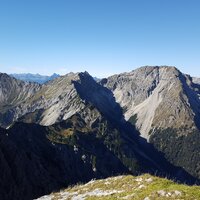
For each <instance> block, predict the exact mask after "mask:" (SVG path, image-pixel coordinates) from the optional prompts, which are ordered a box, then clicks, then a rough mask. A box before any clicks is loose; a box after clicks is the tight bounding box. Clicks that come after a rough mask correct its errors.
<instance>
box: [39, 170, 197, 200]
mask: <svg viewBox="0 0 200 200" xmlns="http://www.w3.org/2000/svg"><path fill="white" fill-rule="evenodd" d="M199 191H200V187H199V186H186V185H180V184H177V183H174V182H173V181H170V180H167V179H163V178H158V177H155V176H151V175H149V174H144V175H142V176H117V177H111V178H107V179H102V180H92V181H90V182H88V183H87V184H85V185H76V186H74V187H71V188H67V189H63V190H61V191H59V192H55V193H52V194H50V195H46V196H43V197H41V198H39V199H38V200H56V199H59V200H66V199H70V200H77V199H79V200H87V199H88V200H89V199H94V200H95V199H102V200H103V199H109V200H115V199H120V200H121V199H127V200H131V199H134V200H166V199H170V200H175V199H177V200H180V199H182V200H194V199H196V200H197V199H200V192H199Z"/></svg>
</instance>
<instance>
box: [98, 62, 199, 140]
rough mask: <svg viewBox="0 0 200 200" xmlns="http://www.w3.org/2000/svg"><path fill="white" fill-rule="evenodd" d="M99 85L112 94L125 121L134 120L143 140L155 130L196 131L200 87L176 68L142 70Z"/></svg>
mask: <svg viewBox="0 0 200 200" xmlns="http://www.w3.org/2000/svg"><path fill="white" fill-rule="evenodd" d="M101 84H102V85H104V86H105V87H107V88H109V89H110V90H112V91H113V93H114V96H115V98H116V101H117V102H118V103H119V104H120V105H121V106H122V108H123V110H124V115H125V118H126V119H127V120H129V119H131V117H134V116H135V118H136V119H135V125H136V127H137V128H138V130H139V131H140V133H141V135H142V136H143V137H144V138H147V139H149V135H150V131H153V130H154V129H155V128H161V129H162V128H169V127H170V128H181V127H188V132H190V130H191V131H192V130H195V129H196V128H197V124H196V118H197V115H199V111H200V109H199V97H198V94H199V87H197V85H195V84H194V83H193V82H192V79H191V77H189V76H187V75H184V74H182V73H181V72H180V71H179V70H177V69H176V68H175V67H165V66H163V67H142V68H139V69H136V70H134V71H132V72H130V73H123V74H119V75H114V76H111V77H109V78H108V79H106V80H102V82H101ZM151 133H153V132H151Z"/></svg>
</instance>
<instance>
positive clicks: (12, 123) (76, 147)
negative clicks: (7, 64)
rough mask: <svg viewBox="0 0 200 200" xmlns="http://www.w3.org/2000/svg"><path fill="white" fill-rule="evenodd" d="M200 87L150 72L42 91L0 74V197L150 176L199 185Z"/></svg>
mask: <svg viewBox="0 0 200 200" xmlns="http://www.w3.org/2000/svg"><path fill="white" fill-rule="evenodd" d="M199 96H200V84H199V79H198V78H192V77H190V76H189V75H185V74H183V73H182V72H180V71H179V70H178V69H177V68H175V67H168V66H161V67H158V66H152V67H151V66H146V67H141V68H138V69H136V70H133V71H131V72H127V73H122V74H118V75H113V76H110V77H108V78H105V79H102V80H99V81H97V82H96V81H95V80H94V78H93V77H92V76H90V74H89V73H88V72H81V73H69V74H66V75H65V76H59V77H57V78H55V79H53V80H52V81H47V82H46V83H45V84H39V83H35V82H24V81H21V80H18V79H16V78H13V77H12V76H9V75H7V74H3V73H0V126H1V127H2V128H0V160H1V165H0V177H1V179H0V197H1V199H16V200H17V199H21V200H23V199H25V200H26V199H33V198H37V197H39V196H42V195H44V194H47V193H50V192H52V191H55V190H58V189H60V188H63V187H67V186H69V185H72V184H76V183H78V182H87V181H89V180H91V179H92V178H104V177H109V176H113V175H118V174H134V175H137V174H141V173H147V172H148V173H151V174H157V175H160V176H167V177H169V178H173V179H175V180H177V181H180V182H184V183H190V184H192V183H197V184H198V183H200V165H199V163H200V148H199V147H200V98H199Z"/></svg>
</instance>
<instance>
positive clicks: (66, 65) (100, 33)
mask: <svg viewBox="0 0 200 200" xmlns="http://www.w3.org/2000/svg"><path fill="white" fill-rule="evenodd" d="M199 10H200V1H199V0H0V71H1V72H7V73H14V72H15V73H26V72H31V73H41V74H52V73H53V72H56V73H59V74H65V73H68V72H70V71H74V72H77V71H88V72H89V73H91V74H92V75H95V76H98V77H105V76H108V75H111V74H115V73H120V72H124V71H131V70H133V69H135V68H137V67H140V66H144V65H170V66H176V67H178V68H179V69H180V70H182V71H183V72H184V73H189V74H191V75H193V76H200V12H199Z"/></svg>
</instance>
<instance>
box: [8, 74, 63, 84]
mask: <svg viewBox="0 0 200 200" xmlns="http://www.w3.org/2000/svg"><path fill="white" fill-rule="evenodd" d="M9 75H10V76H12V77H15V78H16V79H19V80H22V81H28V82H35V83H40V84H43V83H46V82H47V81H50V80H53V79H55V78H58V77H59V76H60V75H59V74H56V73H54V74H52V75H51V76H44V75H40V74H30V73H26V74H9Z"/></svg>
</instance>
